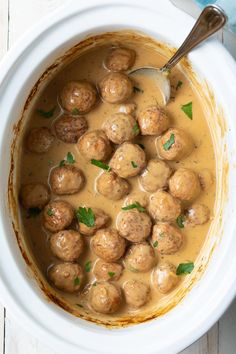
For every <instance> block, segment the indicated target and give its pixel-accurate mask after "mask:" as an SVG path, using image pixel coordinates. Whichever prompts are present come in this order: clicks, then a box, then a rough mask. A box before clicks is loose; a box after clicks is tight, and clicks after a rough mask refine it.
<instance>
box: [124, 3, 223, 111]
mask: <svg viewBox="0 0 236 354" xmlns="http://www.w3.org/2000/svg"><path fill="white" fill-rule="evenodd" d="M226 22H227V16H226V14H225V12H224V11H223V10H222V9H221V8H220V7H218V6H216V5H208V6H206V7H205V8H204V9H203V11H202V12H201V14H200V16H199V17H198V19H197V21H196V23H195V25H194V26H193V28H192V30H191V32H190V33H189V35H188V37H187V38H186V39H185V41H184V42H183V44H182V45H181V47H180V48H179V49H178V50H177V52H176V53H175V54H174V55H173V56H172V57H171V58H170V60H169V61H168V62H167V63H166V64H165V65H164V66H163V67H162V68H160V69H158V68H152V67H142V68H137V69H134V70H131V71H130V72H129V74H131V75H132V74H133V75H135V74H139V75H140V74H141V75H146V76H152V77H153V78H154V79H155V81H156V85H157V86H158V87H159V89H160V91H161V92H162V95H163V100H164V104H165V105H166V104H167V103H168V101H169V99H170V91H171V88H170V80H169V73H170V70H171V69H172V68H173V67H174V66H175V65H176V64H177V63H178V62H179V61H180V59H181V58H182V57H183V56H185V55H186V54H188V53H189V52H190V51H191V50H192V49H193V48H195V47H196V46H197V45H198V44H199V43H201V42H203V41H204V40H205V39H206V38H208V37H210V36H211V35H212V34H214V33H215V32H217V31H218V30H219V29H220V28H222V27H223V26H224V25H225V23H226Z"/></svg>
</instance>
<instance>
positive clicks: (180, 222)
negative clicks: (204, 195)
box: [176, 215, 184, 229]
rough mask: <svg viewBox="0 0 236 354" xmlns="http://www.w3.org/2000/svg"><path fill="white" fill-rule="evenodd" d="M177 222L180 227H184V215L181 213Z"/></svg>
mask: <svg viewBox="0 0 236 354" xmlns="http://www.w3.org/2000/svg"><path fill="white" fill-rule="evenodd" d="M176 223H177V225H178V226H179V228H180V229H183V228H184V215H179V216H178V217H177V219H176Z"/></svg>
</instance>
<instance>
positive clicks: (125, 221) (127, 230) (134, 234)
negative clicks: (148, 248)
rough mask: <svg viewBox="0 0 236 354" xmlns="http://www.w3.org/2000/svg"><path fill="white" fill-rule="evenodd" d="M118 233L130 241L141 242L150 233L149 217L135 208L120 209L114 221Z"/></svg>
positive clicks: (150, 223)
mask: <svg viewBox="0 0 236 354" xmlns="http://www.w3.org/2000/svg"><path fill="white" fill-rule="evenodd" d="M116 225H117V229H118V231H119V233H120V235H121V236H122V237H124V238H126V239H127V240H129V241H131V242H141V241H144V240H146V238H147V237H148V236H149V235H150V233H151V227H152V222H151V219H150V217H149V216H148V215H147V214H146V213H143V212H139V211H137V210H128V211H122V212H120V213H119V215H118V217H117V221H116Z"/></svg>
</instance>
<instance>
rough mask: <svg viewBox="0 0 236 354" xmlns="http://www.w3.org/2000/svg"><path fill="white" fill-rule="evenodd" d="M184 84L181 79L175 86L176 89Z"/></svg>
mask: <svg viewBox="0 0 236 354" xmlns="http://www.w3.org/2000/svg"><path fill="white" fill-rule="evenodd" d="M182 85H183V81H181V80H179V81H178V82H177V85H176V87H175V89H176V91H177V90H178V89H179V88H180V87H181V86H182Z"/></svg>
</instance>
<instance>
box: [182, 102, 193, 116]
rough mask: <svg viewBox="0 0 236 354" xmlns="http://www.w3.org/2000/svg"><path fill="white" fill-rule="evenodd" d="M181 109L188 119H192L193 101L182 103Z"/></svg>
mask: <svg viewBox="0 0 236 354" xmlns="http://www.w3.org/2000/svg"><path fill="white" fill-rule="evenodd" d="M181 109H182V111H183V112H184V113H185V114H186V116H188V117H189V119H191V120H192V119H193V103H192V102H189V103H186V104H183V105H182V106H181Z"/></svg>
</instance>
